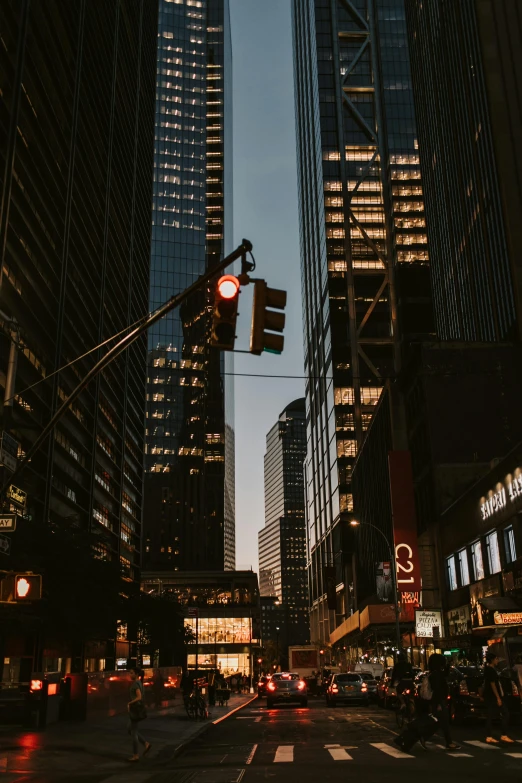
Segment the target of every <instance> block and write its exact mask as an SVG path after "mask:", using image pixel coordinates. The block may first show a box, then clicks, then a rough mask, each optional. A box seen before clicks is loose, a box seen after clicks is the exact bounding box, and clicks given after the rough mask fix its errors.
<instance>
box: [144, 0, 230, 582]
mask: <svg viewBox="0 0 522 783" xmlns="http://www.w3.org/2000/svg"><path fill="white" fill-rule="evenodd" d="M157 57H158V62H157V84H156V88H157V96H156V134H155V147H154V197H153V211H152V249H151V278H150V282H151V286H150V307H151V309H152V310H154V309H155V308H157V307H158V306H159V305H160V304H162V303H163V302H165V301H166V300H168V299H169V298H170V297H171V296H173V295H175V294H177V293H179V292H181V291H183V290H184V289H185V288H186V287H187V286H189V285H190V284H191V283H193V282H194V281H195V280H196V279H197V278H198V277H199V276H200V275H201V274H202V273H203V272H204V271H205V270H206V269H207V268H209V267H212V266H213V265H215V264H217V263H218V262H219V261H220V260H222V258H223V257H224V255H225V253H226V252H227V251H228V247H227V245H228V244H229V243H228V236H229V234H230V233H231V133H232V128H231V122H232V113H231V103H230V102H231V76H232V75H231V64H232V63H231V42H230V22H229V9H228V0H160V9H159V27H158V49H157ZM225 224H226V226H227V228H226V231H225ZM211 311H212V291H211V288H210V287H209V289H208V290H206V291H201V292H199V293H198V294H195V295H194V296H193V297H192V298H191V299H190V300H189V301H188V302H186V303H185V304H184V305H183V306H182V307H181V308H180V309H178V310H175V311H174V312H172V313H170V314H169V315H168V316H166V317H165V318H163V319H162V320H161V321H160V322H158V323H157V324H156V325H155V326H154V327H153V328H152V329H151V330H150V331H149V343H148V357H149V361H148V380H147V430H146V448H145V466H146V480H145V498H146V505H145V530H146V539H147V540H146V548H145V561H146V563H147V564H148V565H149V566H150V565H157V566H161V567H164V566H166V565H167V564H168V566H169V567H172V568H173V569H174V570H182V571H186V570H190V569H219V568H221V569H223V568H228V569H233V568H234V564H235V519H234V443H233V421H232V416H233V407H232V406H233V398H232V389H231V387H230V384H229V382H228V380H227V382H225V378H224V374H223V373H224V369H225V359H224V358H223V356H222V354H220V353H219V352H218V351H216V350H215V349H211V348H209V347H208V332H209V328H210V313H211ZM227 361H229V360H228V359H227Z"/></svg>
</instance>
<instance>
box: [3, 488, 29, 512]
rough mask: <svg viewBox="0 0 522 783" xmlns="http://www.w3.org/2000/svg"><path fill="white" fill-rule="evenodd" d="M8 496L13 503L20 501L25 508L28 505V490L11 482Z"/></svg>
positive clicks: (20, 504) (19, 503)
mask: <svg viewBox="0 0 522 783" xmlns="http://www.w3.org/2000/svg"><path fill="white" fill-rule="evenodd" d="M7 497H8V498H10V499H11V500H12V501H13V503H18V505H19V506H22V508H25V507H26V505H27V492H25V491H24V490H23V489H20V488H19V487H15V485H14V484H11V486H10V487H9V489H8V490H7Z"/></svg>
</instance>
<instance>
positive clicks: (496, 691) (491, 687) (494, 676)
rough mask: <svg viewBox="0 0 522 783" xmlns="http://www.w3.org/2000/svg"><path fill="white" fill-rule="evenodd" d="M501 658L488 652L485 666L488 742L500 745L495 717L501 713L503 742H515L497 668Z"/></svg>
mask: <svg viewBox="0 0 522 783" xmlns="http://www.w3.org/2000/svg"><path fill="white" fill-rule="evenodd" d="M499 662H500V658H499V657H498V655H497V654H496V653H494V652H493V651H491V650H490V651H489V652H487V653H486V665H485V666H484V686H483V687H484V701H485V702H486V708H487V723H486V734H487V736H486V742H487V743H488V744H490V745H498V739H496V738H495V737H494V736H493V719H494V718H496V717H497V716H498V715H500V719H501V721H502V734H501V736H500V741H501V742H508V743H513V742H514V740H512V739H511V737H508V735H507V730H508V725H509V710H508V708H507V705H506V703H505V701H504V691H503V690H502V685H501V684H500V677H499V676H498V672H497V670H496V666H497V665H498V664H499Z"/></svg>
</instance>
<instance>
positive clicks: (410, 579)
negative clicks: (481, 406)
mask: <svg viewBox="0 0 522 783" xmlns="http://www.w3.org/2000/svg"><path fill="white" fill-rule="evenodd" d="M388 467H389V473H390V494H391V506H392V517H393V538H394V541H395V560H396V564H397V590H398V591H399V592H400V593H418V592H420V590H421V575H420V561H419V550H418V547H417V517H416V514H415V498H414V492H413V471H412V466H411V454H410V452H409V451H390V452H388Z"/></svg>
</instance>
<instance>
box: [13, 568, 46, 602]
mask: <svg viewBox="0 0 522 783" xmlns="http://www.w3.org/2000/svg"><path fill="white" fill-rule="evenodd" d="M41 597H42V577H41V576H40V574H15V578H14V599H15V601H20V602H22V601H39V600H40V598H41Z"/></svg>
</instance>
